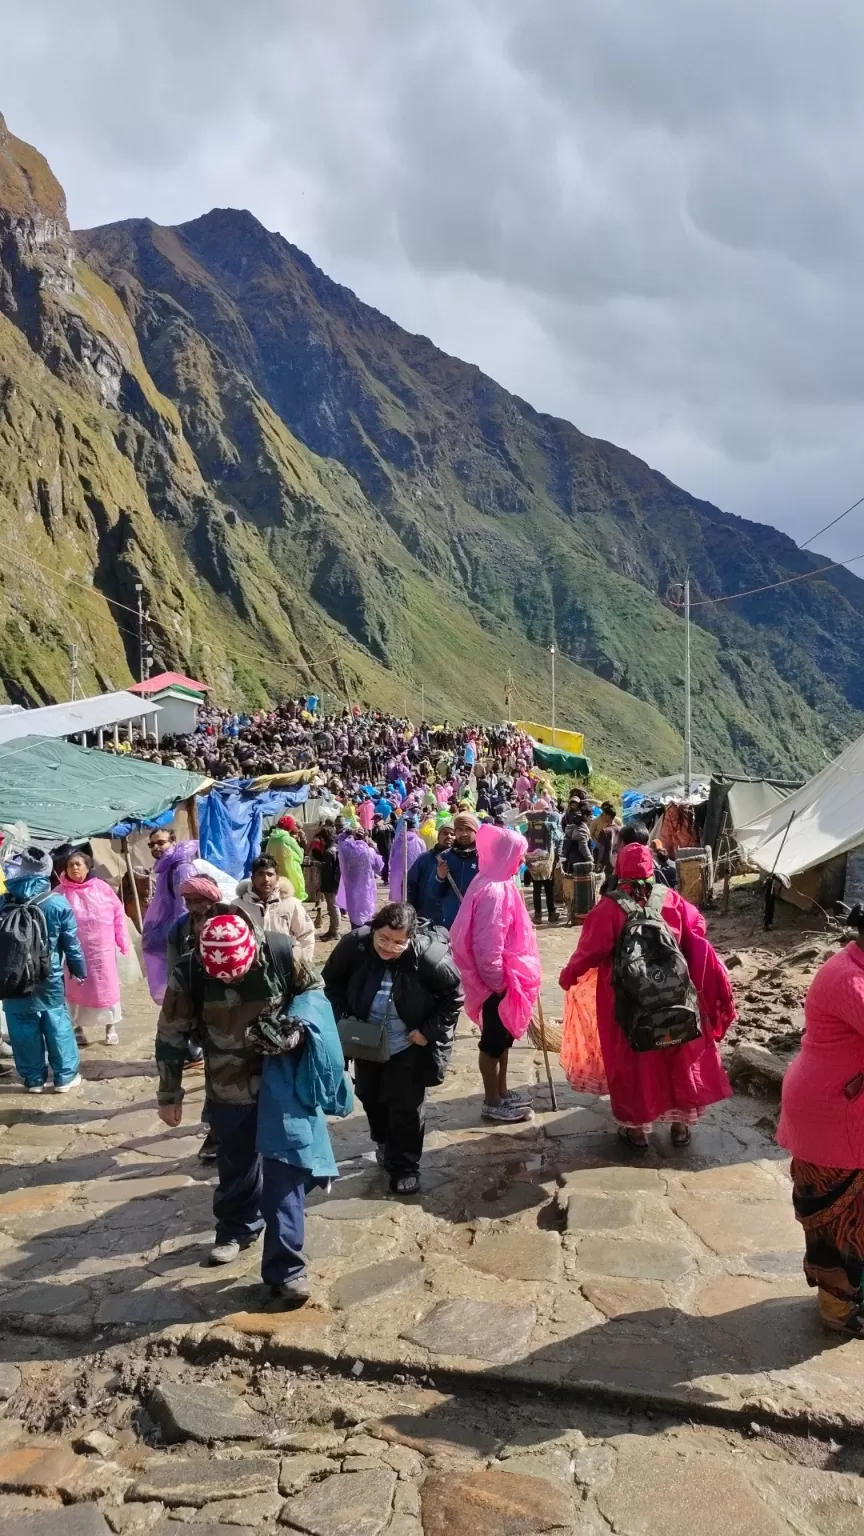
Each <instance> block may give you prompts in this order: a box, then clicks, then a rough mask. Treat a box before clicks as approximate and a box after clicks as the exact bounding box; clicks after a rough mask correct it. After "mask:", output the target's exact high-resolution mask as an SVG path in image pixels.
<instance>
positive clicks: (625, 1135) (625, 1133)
mask: <svg viewBox="0 0 864 1536" xmlns="http://www.w3.org/2000/svg"><path fill="white" fill-rule="evenodd" d="M637 1136H641V1137H642V1138H643V1140H642V1141H637V1140H636V1137H637ZM618 1140H619V1141H623V1143H624V1145H625V1147H629V1149H630V1151H631V1152H635V1153H637V1154H638V1155H639V1156H640V1157H641V1156H644V1154H645V1153H646V1152H647V1151H648V1137H647V1136H646V1135H645V1132H644V1131H634V1130H632V1129H631V1127H630V1126H627V1125H619V1127H618Z"/></svg>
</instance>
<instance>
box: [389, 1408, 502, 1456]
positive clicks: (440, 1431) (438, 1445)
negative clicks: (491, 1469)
mask: <svg viewBox="0 0 864 1536" xmlns="http://www.w3.org/2000/svg"><path fill="white" fill-rule="evenodd" d="M370 1428H373V1426H371V1425H370ZM374 1433H375V1434H376V1435H377V1436H380V1438H381V1439H382V1440H389V1441H390V1442H391V1443H392V1444H394V1445H406V1446H408V1448H409V1449H410V1450H412V1451H416V1452H417V1454H418V1455H420V1456H457V1457H462V1458H463V1459H464V1458H466V1457H467V1458H470V1459H472V1460H473V1459H476V1458H478V1457H482V1458H485V1457H487V1456H491V1455H492V1453H493V1452H494V1450H495V1445H496V1441H495V1439H494V1437H493V1436H492V1435H488V1434H485V1433H484V1432H483V1431H482V1430H479V1429H472V1428H470V1427H469V1426H468V1425H466V1424H464V1423H461V1422H460V1421H457V1420H454V1419H450V1418H448V1417H446V1415H444V1414H434V1413H430V1414H417V1415H410V1414H393V1415H392V1416H391V1417H390V1418H387V1419H381V1420H379V1422H378V1423H377V1424H375V1425H374Z"/></svg>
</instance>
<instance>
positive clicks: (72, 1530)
mask: <svg viewBox="0 0 864 1536" xmlns="http://www.w3.org/2000/svg"><path fill="white" fill-rule="evenodd" d="M2 1529H3V1536H110V1532H111V1528H110V1526H109V1525H107V1524H106V1521H105V1516H104V1515H103V1514H102V1512H101V1511H100V1510H98V1509H97V1508H96V1506H95V1504H71V1505H67V1506H64V1507H61V1508H60V1509H56V1510H46V1511H42V1512H41V1513H39V1514H32V1515H31V1514H27V1515H10V1516H9V1518H8V1519H5V1520H4V1521H3V1526H2Z"/></svg>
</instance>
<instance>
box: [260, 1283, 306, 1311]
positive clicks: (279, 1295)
mask: <svg viewBox="0 0 864 1536" xmlns="http://www.w3.org/2000/svg"><path fill="white" fill-rule="evenodd" d="M270 1295H271V1296H272V1297H273V1299H274V1300H275V1301H281V1303H282V1305H283V1307H305V1305H306V1303H307V1301H308V1300H309V1297H310V1296H311V1295H312V1292H311V1291H310V1289H309V1281H308V1280H306V1279H304V1278H303V1277H302V1276H301V1277H300V1279H299V1280H283V1282H282V1284H281V1285H271V1287H270Z"/></svg>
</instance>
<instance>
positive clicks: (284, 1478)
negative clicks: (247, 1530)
mask: <svg viewBox="0 0 864 1536" xmlns="http://www.w3.org/2000/svg"><path fill="white" fill-rule="evenodd" d="M337 1470H338V1462H336V1461H333V1460H332V1459H331V1458H330V1457H328V1456H326V1455H321V1454H313V1453H310V1452H307V1453H306V1454H303V1453H301V1454H299V1455H297V1456H286V1457H285V1460H284V1461H283V1462H282V1465H281V1468H280V1471H279V1491H280V1493H283V1494H293V1493H302V1491H303V1489H304V1488H308V1486H309V1484H310V1483H314V1482H317V1481H318V1479H319V1478H321V1477H327V1476H328V1474H329V1473H330V1472H335V1471H337ZM281 1502H282V1501H281V1499H280V1508H281Z"/></svg>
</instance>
